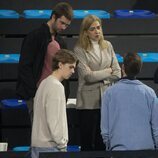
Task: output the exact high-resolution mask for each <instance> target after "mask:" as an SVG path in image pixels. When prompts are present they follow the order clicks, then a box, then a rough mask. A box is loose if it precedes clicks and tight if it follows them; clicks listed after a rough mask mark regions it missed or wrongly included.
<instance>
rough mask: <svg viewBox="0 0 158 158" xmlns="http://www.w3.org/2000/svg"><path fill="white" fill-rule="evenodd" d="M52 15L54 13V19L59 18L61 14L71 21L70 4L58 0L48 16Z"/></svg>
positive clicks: (71, 11)
mask: <svg viewBox="0 0 158 158" xmlns="http://www.w3.org/2000/svg"><path fill="white" fill-rule="evenodd" d="M53 15H55V17H56V19H58V18H60V17H61V16H65V17H66V18H67V19H68V20H70V21H71V20H72V18H73V9H72V7H71V5H70V4H68V3H66V2H60V3H58V4H57V5H56V6H55V7H54V8H53V11H52V14H51V17H50V18H52V16H53Z"/></svg>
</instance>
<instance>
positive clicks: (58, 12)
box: [47, 2, 73, 34]
mask: <svg viewBox="0 0 158 158" xmlns="http://www.w3.org/2000/svg"><path fill="white" fill-rule="evenodd" d="M72 18H73V9H72V7H71V5H70V4H68V3H66V2H60V3H58V4H57V5H56V6H55V7H54V8H53V11H52V14H51V17H50V20H49V21H48V22H47V24H48V26H49V28H50V32H51V34H56V33H59V32H62V31H64V30H65V29H66V28H67V27H68V26H69V25H70V24H71V21H72Z"/></svg>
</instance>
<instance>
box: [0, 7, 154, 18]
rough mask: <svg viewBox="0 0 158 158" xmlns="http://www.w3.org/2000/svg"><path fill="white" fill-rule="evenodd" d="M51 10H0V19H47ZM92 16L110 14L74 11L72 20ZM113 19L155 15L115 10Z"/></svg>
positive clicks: (102, 16) (148, 12)
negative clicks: (20, 11) (19, 11)
mask: <svg viewBox="0 0 158 158" xmlns="http://www.w3.org/2000/svg"><path fill="white" fill-rule="evenodd" d="M51 12H52V10H48V9H46V10H37V9H35V10H33V9H32V10H24V11H23V13H22V14H19V13H18V12H16V11H15V10H7V9H1V10H0V18H9V19H10V18H15V19H17V18H20V17H23V18H26V19H49V18H50V15H51ZM89 14H93V15H96V16H98V17H99V18H101V19H109V18H110V16H111V15H110V13H108V12H107V11H104V10H74V18H76V19H82V18H84V17H85V16H87V15H89ZM114 17H116V18H154V17H156V14H155V13H153V12H151V11H149V10H129V9H122V10H115V11H114Z"/></svg>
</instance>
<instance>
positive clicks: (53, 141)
mask: <svg viewBox="0 0 158 158" xmlns="http://www.w3.org/2000/svg"><path fill="white" fill-rule="evenodd" d="M75 67H76V58H75V57H74V56H73V54H72V52H70V51H68V50H65V49H61V50H59V51H58V53H56V55H55V57H54V58H53V59H52V74H51V75H50V76H48V77H47V78H46V79H44V80H43V81H42V82H41V84H40V86H39V88H38V90H37V92H36V95H35V98H34V119H33V127H32V137H31V146H32V148H31V154H32V158H38V157H39V153H40V152H53V151H66V146H67V142H68V127H67V116H66V99H65V92H64V87H63V85H62V84H61V81H62V80H64V79H68V78H69V77H70V76H71V75H72V74H73V73H74V69H75Z"/></svg>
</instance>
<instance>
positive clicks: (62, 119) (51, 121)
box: [46, 87, 68, 150]
mask: <svg viewBox="0 0 158 158" xmlns="http://www.w3.org/2000/svg"><path fill="white" fill-rule="evenodd" d="M54 89H55V93H54ZM52 91H53V92H52ZM52 91H50V92H49V94H48V96H47V103H46V117H47V123H48V127H49V130H50V133H51V137H52V140H53V141H54V142H55V143H56V144H57V147H58V148H59V149H60V150H61V149H63V148H65V147H66V146H67V142H68V136H67V118H66V102H65V96H64V88H62V87H53V89H52Z"/></svg>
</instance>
